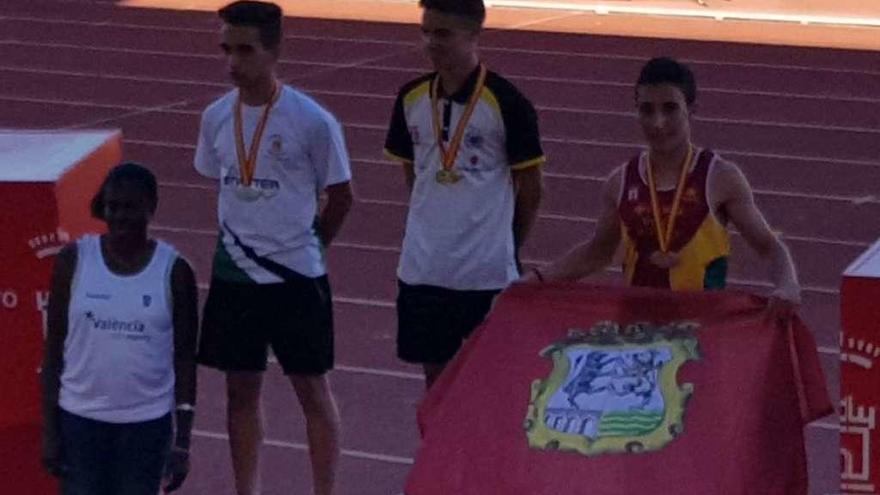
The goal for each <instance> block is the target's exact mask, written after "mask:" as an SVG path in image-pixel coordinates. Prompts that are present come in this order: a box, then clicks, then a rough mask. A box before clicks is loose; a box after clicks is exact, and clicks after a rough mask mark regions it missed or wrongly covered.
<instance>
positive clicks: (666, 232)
mask: <svg viewBox="0 0 880 495" xmlns="http://www.w3.org/2000/svg"><path fill="white" fill-rule="evenodd" d="M693 156H694V148H693V146H690V145H688V152H687V156H686V157H685V159H684V163H682V164H681V172H680V173H679V176H678V185H676V187H675V196H674V198H673V200H672V209H671V210H670V211H669V220H668V221H667V223H666V228H665V229H664V228H663V220H662V218H661V215H660V202H659V200H658V199H657V185H656V183H655V182H654V169H653V167H651V154H650V152H649V153H648V158H647V161H648V163H647V165H648V166H647V167H646V168H647V169H648V170H647V172H648V174H647V175H648V191H649V192H650V193H651V211H652V212H653V214H654V230H655V231H656V233H657V242H658V244H660V252H662V253H666V252H668V251H669V243H670V242H671V241H672V232H673V231H674V230H675V220H676V219H677V217H678V210H679V208H680V207H681V196H682V193H684V183H685V180H686V179H687V176H688V172H689V171H690V170H689V169H690V164H691V159H692V158H693Z"/></svg>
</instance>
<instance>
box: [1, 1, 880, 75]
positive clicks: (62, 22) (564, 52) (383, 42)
mask: <svg viewBox="0 0 880 495" xmlns="http://www.w3.org/2000/svg"><path fill="white" fill-rule="evenodd" d="M574 10H577V9H574ZM562 17H569V15H567V14H566V15H563V16H562ZM0 20H10V21H17V22H34V23H42V24H55V25H76V26H85V27H96V28H103V29H106V28H108V27H118V28H123V29H133V30H146V31H171V32H186V33H194V34H202V35H206V36H207V35H210V36H216V34H217V31H216V30H215V29H208V28H190V27H171V26H167V25H165V26H160V25H155V24H131V23H125V22H107V21H84V20H74V19H47V18H44V17H33V16H22V15H7V16H3V17H2V18H0ZM525 24H526V25H528V24H534V23H533V22H531V21H528V22H526V23H525ZM493 31H494V32H509V31H508V30H505V29H494V30H493ZM493 31H488V32H487V35H488V36H486V39H487V40H488V43H486V44H485V45H483V46H481V50H483V51H499V52H509V53H516V54H522V55H539V56H568V57H579V58H600V59H605V60H631V61H639V62H641V61H644V57H643V56H638V55H624V54H615V53H601V52H580V51H567V50H541V49H525V48H511V47H504V46H493V45H492V44H491V33H492V32H493ZM412 32H413V40H414V41H413V42H408V41H394V40H387V39H376V38H347V37H337V36H315V35H297V34H290V35H285V37H284V39H285V40H291V41H296V40H308V41H319V42H335V43H354V44H360V43H370V44H380V45H393V46H398V47H415V46H416V37H417V30H416V28H415V27H414V26H413V27H412ZM682 60H685V61H687V62H689V63H694V64H703V65H712V66H732V67H750V68H766V69H772V70H780V69H781V70H801V71H821V72H833V73H848V74H866V75H880V71H876V70H867V69H848V68H843V67H841V68H835V67H814V66H804V65H792V64H784V63H780V64H771V63H763V62H742V61H740V62H738V61H721V60H712V59H699V58H696V59H689V58H684V59H682Z"/></svg>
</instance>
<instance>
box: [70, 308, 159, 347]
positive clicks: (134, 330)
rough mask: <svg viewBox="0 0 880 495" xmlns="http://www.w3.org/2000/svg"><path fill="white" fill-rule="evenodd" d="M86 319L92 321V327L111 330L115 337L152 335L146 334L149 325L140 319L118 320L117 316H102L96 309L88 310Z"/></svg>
mask: <svg viewBox="0 0 880 495" xmlns="http://www.w3.org/2000/svg"><path fill="white" fill-rule="evenodd" d="M85 316H86V320H88V321H89V322H91V324H92V328H94V329H95V330H101V331H104V332H109V333H111V335H113V337H114V338H124V339H126V340H145V341H149V340H150V339H151V337H150V336H149V335H146V330H147V326H146V325H145V324H144V322H142V321H140V320H128V321H125V320H117V319H116V318H101V317H100V316H97V315H96V314H95V312H94V311H86V313H85Z"/></svg>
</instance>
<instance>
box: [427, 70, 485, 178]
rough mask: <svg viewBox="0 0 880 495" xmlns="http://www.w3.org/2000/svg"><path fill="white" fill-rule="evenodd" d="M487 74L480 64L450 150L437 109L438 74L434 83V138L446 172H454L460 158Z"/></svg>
mask: <svg viewBox="0 0 880 495" xmlns="http://www.w3.org/2000/svg"><path fill="white" fill-rule="evenodd" d="M486 72H487V71H486V66H485V65H483V64H480V74H479V75H478V76H477V84H476V86H475V87H474V92H473V93H471V96H470V98H469V99H468V102H467V106H466V107H465V108H464V113H462V114H461V118H460V119H459V120H458V125H456V126H455V133H454V134H453V135H452V139H451V140H450V141H449V148H447V147H446V144H444V142H443V125H442V124H441V122H440V113H439V111H438V109H437V102H438V95H437V93H438V91H439V87H440V75H439V74H438V75H437V77H435V78H434V80H433V81H432V84H431V111H432V114H433V117H434V137H435V138H436V139H437V145H438V146H440V156H441V163H442V165H443V169H444V170H452V168H453V167H454V166H455V158H456V157H457V156H458V150H459V148H461V141H462V140H463V139H464V131H465V128H466V127H467V123H468V121H469V120H470V118H471V115H472V114H473V113H474V108H475V107H476V106H477V102H478V101H480V95H481V94H482V93H483V87H484V86H485V84H486Z"/></svg>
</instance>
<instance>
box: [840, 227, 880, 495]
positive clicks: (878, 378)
mask: <svg viewBox="0 0 880 495" xmlns="http://www.w3.org/2000/svg"><path fill="white" fill-rule="evenodd" d="M840 296H841V297H840V300H841V315H842V318H843V322H842V323H843V333H842V334H841V338H840V359H841V366H840V381H841V384H840V385H841V396H842V397H843V398H842V400H841V410H840V455H841V474H840V480H841V495H848V494H859V495H870V494H877V493H880V432H878V430H877V420H878V418H877V409H878V406H880V241H877V242H876V243H875V244H874V245H873V246H872V247H871V248H870V249H868V251H866V252H865V253H864V254H863V255H862V256H861V257H859V259H857V260H856V261H855V262H853V264H852V265H850V267H849V268H848V269H847V270H846V272H845V273H844V276H843V287H842V288H841V294H840Z"/></svg>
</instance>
